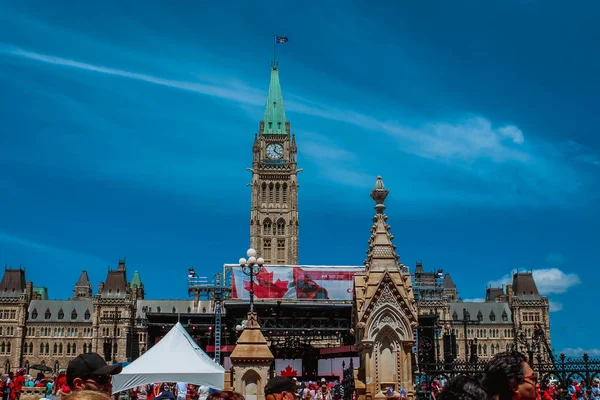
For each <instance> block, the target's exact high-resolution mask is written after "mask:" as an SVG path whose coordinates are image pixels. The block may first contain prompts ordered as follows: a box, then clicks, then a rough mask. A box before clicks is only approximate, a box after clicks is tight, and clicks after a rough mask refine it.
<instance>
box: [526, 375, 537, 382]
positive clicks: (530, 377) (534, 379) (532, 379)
mask: <svg viewBox="0 0 600 400" xmlns="http://www.w3.org/2000/svg"><path fill="white" fill-rule="evenodd" d="M525 379H528V380H530V381H531V382H534V383H535V382H537V381H538V377H537V375H529V376H524V377H523V380H525Z"/></svg>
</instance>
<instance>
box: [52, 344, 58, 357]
mask: <svg viewBox="0 0 600 400" xmlns="http://www.w3.org/2000/svg"><path fill="white" fill-rule="evenodd" d="M56 353H58V344H56V343H54V348H53V349H52V354H56Z"/></svg>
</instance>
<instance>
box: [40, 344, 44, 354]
mask: <svg viewBox="0 0 600 400" xmlns="http://www.w3.org/2000/svg"><path fill="white" fill-rule="evenodd" d="M40 354H44V343H40Z"/></svg>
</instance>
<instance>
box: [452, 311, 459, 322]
mask: <svg viewBox="0 0 600 400" xmlns="http://www.w3.org/2000/svg"><path fill="white" fill-rule="evenodd" d="M452 321H458V314H457V313H456V311H454V312H453V313H452Z"/></svg>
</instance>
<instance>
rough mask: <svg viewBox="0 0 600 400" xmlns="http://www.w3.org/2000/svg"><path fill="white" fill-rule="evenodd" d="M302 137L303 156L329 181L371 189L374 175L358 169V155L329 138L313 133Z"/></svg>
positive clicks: (305, 133)
mask: <svg viewBox="0 0 600 400" xmlns="http://www.w3.org/2000/svg"><path fill="white" fill-rule="evenodd" d="M298 133H299V134H300V135H301V136H302V138H303V139H302V154H303V155H305V156H306V157H308V158H309V159H311V160H312V161H313V162H314V163H315V164H316V165H317V166H318V167H319V169H320V171H321V174H322V175H323V176H326V177H327V178H328V179H329V180H331V181H334V182H338V183H341V184H344V185H349V186H356V187H363V188H364V187H369V185H372V183H373V182H374V179H375V177H374V175H370V174H367V173H364V172H361V171H359V170H358V168H357V164H356V163H355V160H356V159H357V158H358V156H357V155H356V153H354V152H352V151H350V150H348V149H346V148H344V147H342V146H340V145H339V144H337V143H336V142H335V141H333V140H331V139H330V138H328V137H325V136H323V135H319V134H316V133H312V132H298Z"/></svg>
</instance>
